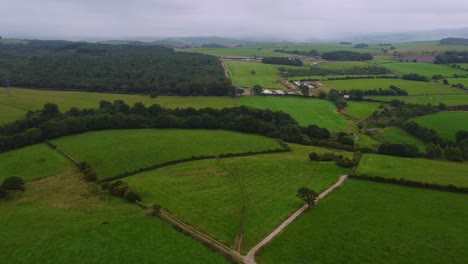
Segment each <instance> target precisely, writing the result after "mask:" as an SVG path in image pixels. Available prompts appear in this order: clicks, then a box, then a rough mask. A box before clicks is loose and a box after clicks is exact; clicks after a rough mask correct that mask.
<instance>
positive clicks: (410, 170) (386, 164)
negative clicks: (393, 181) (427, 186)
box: [356, 154, 468, 187]
mask: <svg viewBox="0 0 468 264" xmlns="http://www.w3.org/2000/svg"><path fill="white" fill-rule="evenodd" d="M467 170H468V164H467V163H457V162H448V161H439V160H428V159H415V158H401V157H394V156H384V155H376V154H365V155H364V156H363V157H362V159H361V161H360V162H359V166H358V168H357V170H356V173H357V174H366V175H370V176H381V177H386V178H397V179H400V178H403V179H407V180H412V181H417V182H427V183H436V184H441V185H449V184H452V185H455V186H458V187H468V174H467V173H466V172H467Z"/></svg>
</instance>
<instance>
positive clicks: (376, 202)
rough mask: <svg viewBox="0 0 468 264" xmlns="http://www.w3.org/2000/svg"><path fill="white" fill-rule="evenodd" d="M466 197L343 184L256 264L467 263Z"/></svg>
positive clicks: (291, 227)
mask: <svg viewBox="0 0 468 264" xmlns="http://www.w3.org/2000/svg"><path fill="white" fill-rule="evenodd" d="M467 219H468V196H467V195H464V194H453V193H448V192H437V191H432V190H424V189H415V188H410V187H403V186H397V185H390V184H382V183H374V182H368V181H360V180H348V181H347V182H345V184H344V186H342V187H340V188H339V189H338V190H336V191H334V192H333V193H332V194H331V195H330V196H329V197H327V198H326V199H324V200H322V201H321V202H320V203H319V204H318V205H317V206H316V207H314V208H312V209H311V210H309V211H307V212H306V213H304V214H303V215H302V216H300V217H299V218H298V219H296V221H294V222H293V223H292V224H291V225H289V226H288V227H287V228H286V230H285V231H283V232H282V233H281V234H280V235H279V236H278V237H277V238H276V239H274V240H273V241H272V242H271V243H270V244H268V245H267V246H266V247H265V248H264V249H263V250H262V252H261V253H260V256H258V257H257V258H256V260H257V262H258V263H271V264H274V263H356V264H360V263H388V264H393V263H394V264H396V263H425V264H438V263H454V264H463V263H466V260H467V259H468V251H467V250H466V249H467V248H468V226H467V225H466V221H467Z"/></svg>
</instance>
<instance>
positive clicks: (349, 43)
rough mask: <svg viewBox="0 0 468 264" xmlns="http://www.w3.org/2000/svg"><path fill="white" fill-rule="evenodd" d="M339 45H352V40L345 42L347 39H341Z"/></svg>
mask: <svg viewBox="0 0 468 264" xmlns="http://www.w3.org/2000/svg"><path fill="white" fill-rule="evenodd" d="M340 45H353V43H352V42H347V41H341V42H340Z"/></svg>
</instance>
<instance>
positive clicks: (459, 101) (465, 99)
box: [366, 88, 468, 106]
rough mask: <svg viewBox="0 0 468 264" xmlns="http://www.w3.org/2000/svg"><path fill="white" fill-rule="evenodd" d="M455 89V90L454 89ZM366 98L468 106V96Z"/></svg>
mask: <svg viewBox="0 0 468 264" xmlns="http://www.w3.org/2000/svg"><path fill="white" fill-rule="evenodd" d="M452 89H454V88H452ZM366 98H369V99H373V100H378V101H383V102H390V101H392V100H400V101H404V102H407V103H411V104H432V105H439V104H440V103H444V104H445V105H448V106H454V105H468V94H466V93H464V94H456V95H455V94H454V95H435V94H432V95H417V96H367V97H366Z"/></svg>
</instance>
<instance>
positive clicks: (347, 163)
mask: <svg viewBox="0 0 468 264" xmlns="http://www.w3.org/2000/svg"><path fill="white" fill-rule="evenodd" d="M336 165H338V166H341V167H344V168H352V167H354V165H356V164H355V162H354V160H352V159H350V158H346V157H344V158H341V159H338V160H337V161H336Z"/></svg>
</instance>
